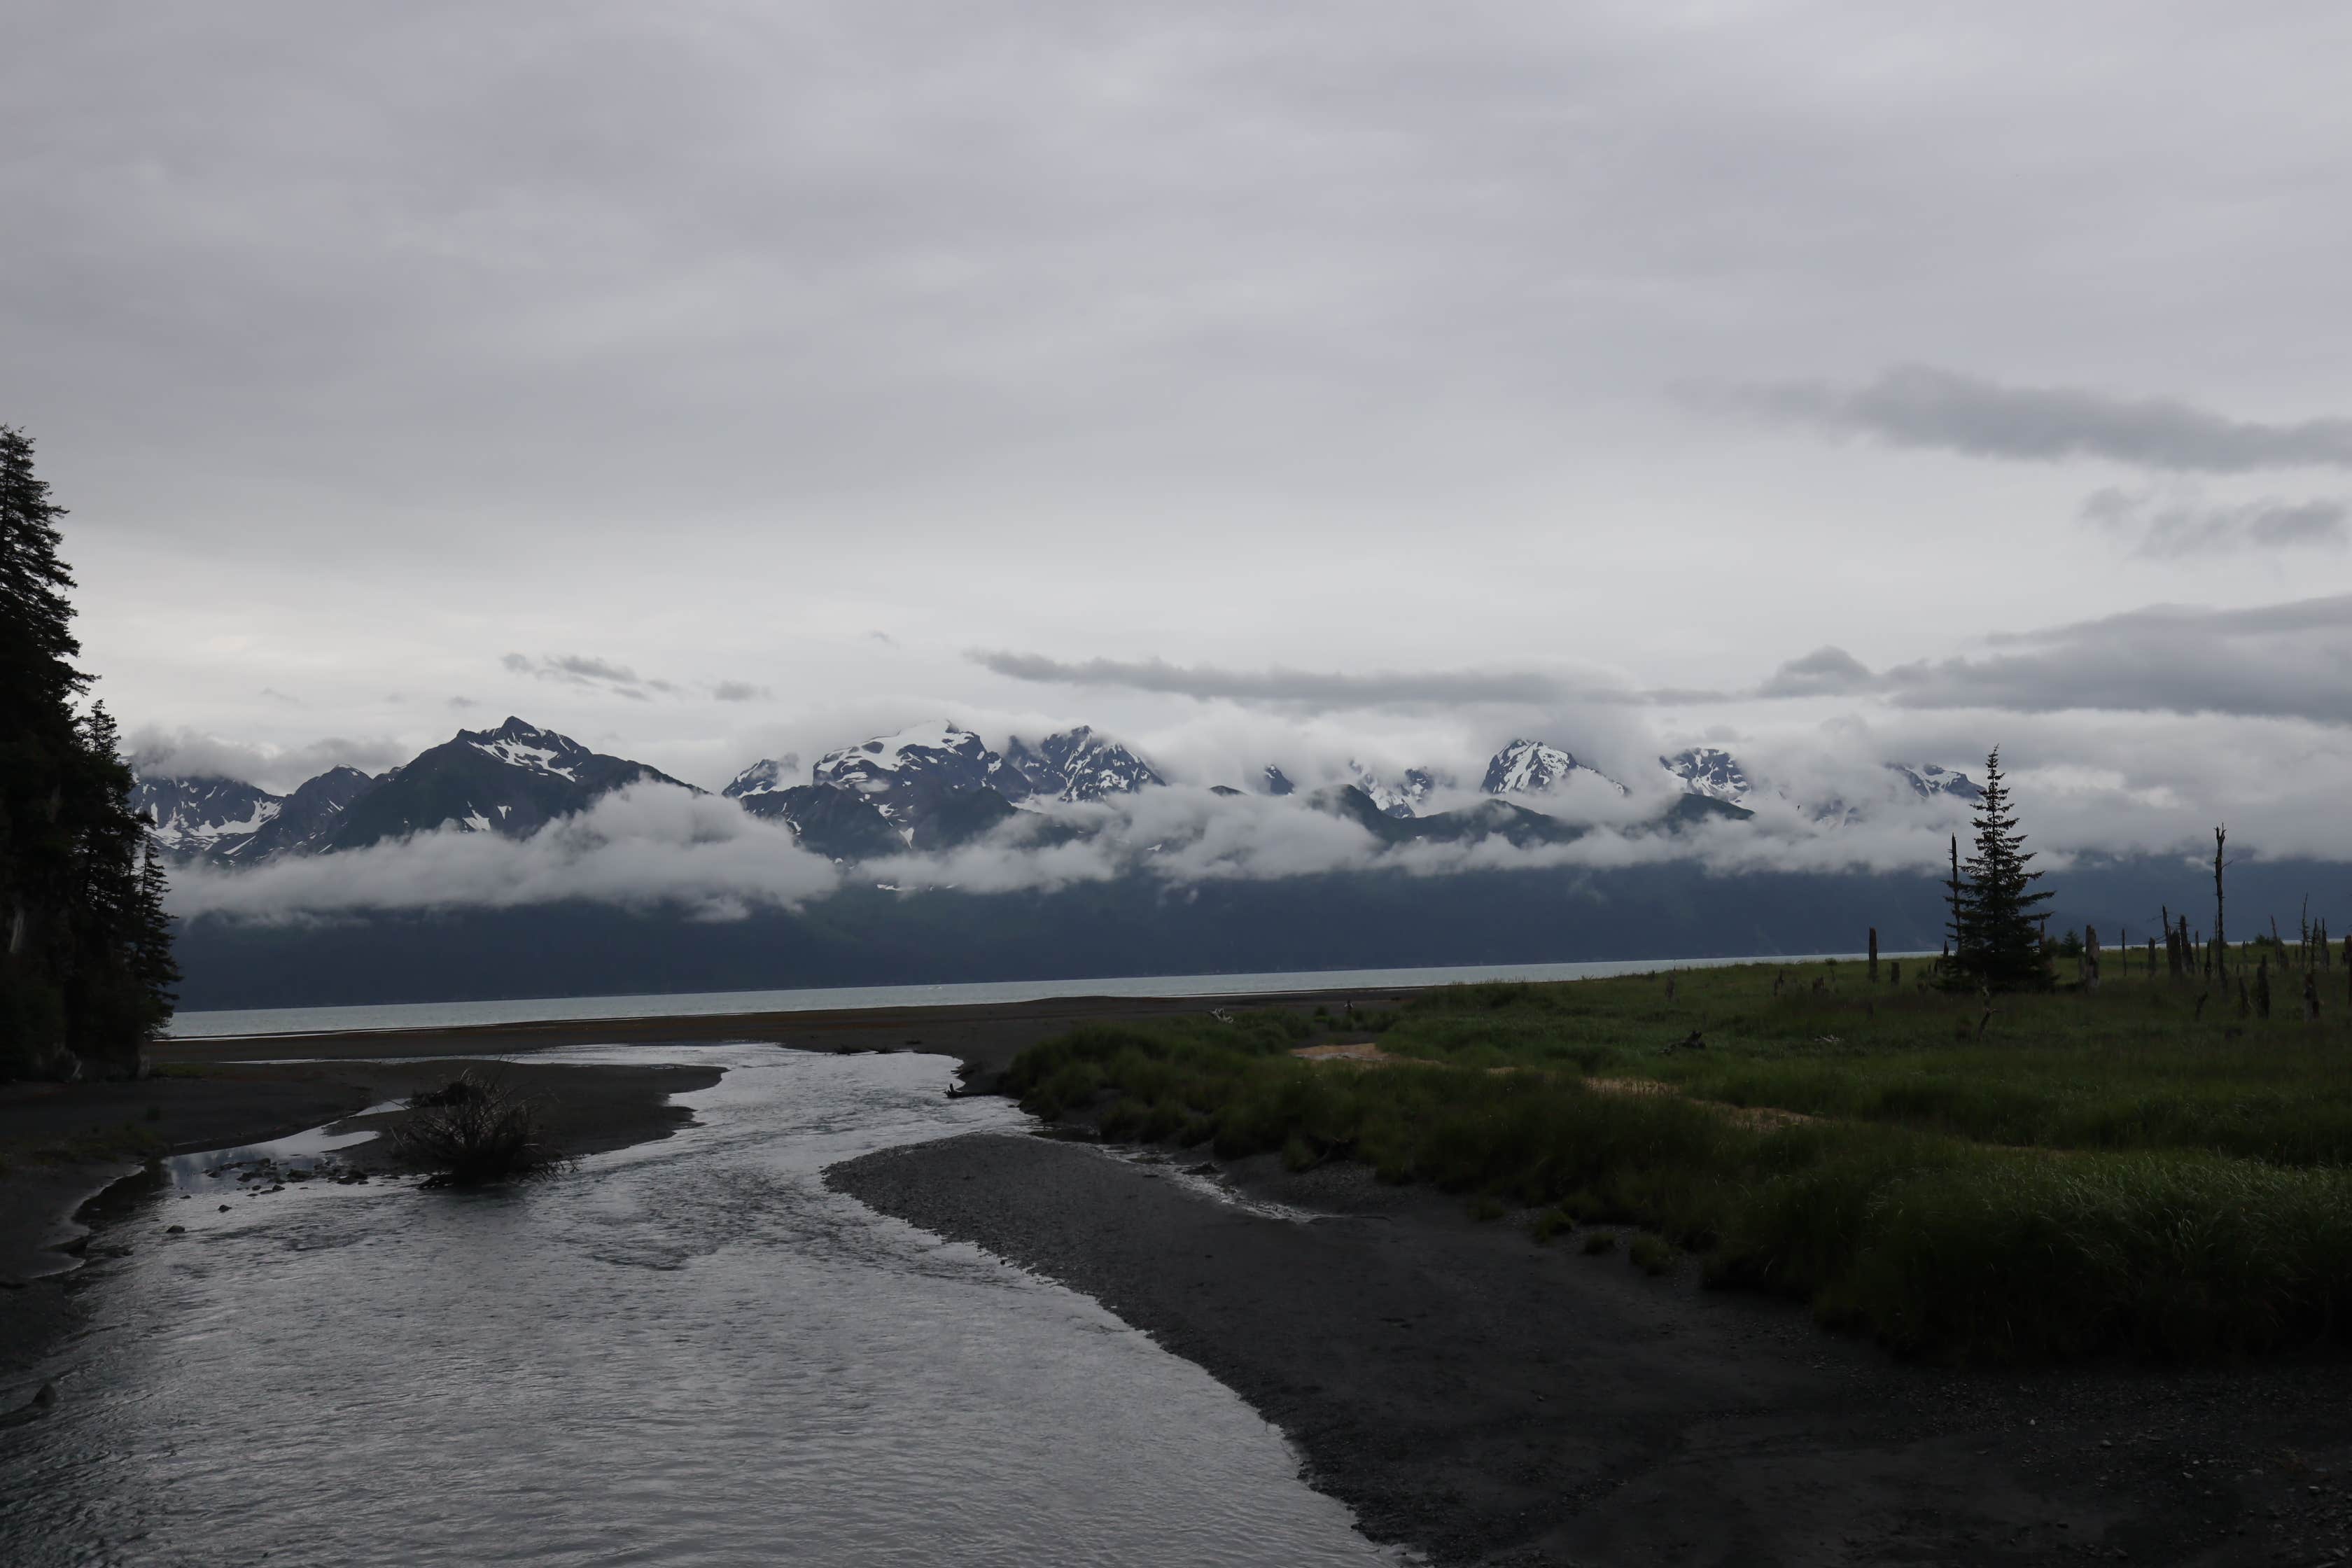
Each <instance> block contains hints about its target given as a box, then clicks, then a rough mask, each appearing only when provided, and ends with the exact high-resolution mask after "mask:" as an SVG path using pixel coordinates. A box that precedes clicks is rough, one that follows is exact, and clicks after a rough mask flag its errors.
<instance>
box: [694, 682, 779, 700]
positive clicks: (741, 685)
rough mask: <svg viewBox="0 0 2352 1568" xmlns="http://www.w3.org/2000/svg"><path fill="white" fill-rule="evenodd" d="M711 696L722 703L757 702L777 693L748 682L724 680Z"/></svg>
mask: <svg viewBox="0 0 2352 1568" xmlns="http://www.w3.org/2000/svg"><path fill="white" fill-rule="evenodd" d="M710 695H711V696H712V697H713V698H714V699H716V700H719V701H720V702H757V701H761V700H765V699H767V698H770V697H772V696H774V695H775V693H774V692H772V691H771V690H769V689H767V688H766V687H764V686H754V685H752V684H751V682H750V681H748V680H722V681H720V682H719V684H718V685H716V686H714V687H712V688H711V689H710Z"/></svg>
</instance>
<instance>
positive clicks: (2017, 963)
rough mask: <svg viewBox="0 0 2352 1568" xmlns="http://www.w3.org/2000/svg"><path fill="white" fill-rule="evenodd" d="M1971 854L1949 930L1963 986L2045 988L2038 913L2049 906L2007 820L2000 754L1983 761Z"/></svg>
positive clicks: (2020, 838)
mask: <svg viewBox="0 0 2352 1568" xmlns="http://www.w3.org/2000/svg"><path fill="white" fill-rule="evenodd" d="M1976 830H1977V837H1976V852H1975V853H1974V854H1973V855H1971V856H1969V860H1968V864H1967V865H1966V866H1965V867H1963V868H1962V870H1963V871H1964V873H1965V879H1964V880H1963V881H1962V883H1961V886H1960V889H1959V890H1958V896H1957V899H1956V900H1955V905H1956V910H1955V912H1956V916H1957V918H1956V920H1955V921H1954V924H1955V925H1956V926H1957V928H1958V931H1960V933H1961V935H1962V938H1963V940H1962V942H1961V943H1960V945H1959V946H1958V949H1957V951H1956V952H1954V954H1953V958H1954V964H1955V967H1956V968H1957V969H1958V971H1959V973H1961V974H1962V975H1963V976H1965V977H1966V978H1967V979H1968V980H1969V982H1970V983H1973V984H1982V985H1985V986H1989V987H1990V988H1991V989H1992V990H1995V991H2027V990H2040V989H2044V988H2046V987H2047V986H2048V985H2049V984H2050V983H2051V972H2050V961H2049V959H2048V958H2047V957H2046V956H2045V955H2044V954H2043V952H2042V934H2041V931H2040V928H2039V925H2038V923H2037V921H2038V919H2039V916H2038V913H2037V906H2039V905H2041V904H2042V903H2045V902H2047V901H2048V900H2049V899H2050V897H2051V895H2050V892H2049V890H2048V889H2037V888H2035V887H2034V886H2033V884H2034V883H2035V882H2037V881H2039V880H2041V879H2042V873H2041V872H2039V871H2029V870H2027V869H2026V863H2027V862H2028V861H2030V860H2032V858H2033V856H2032V853H2031V852H2030V851H2028V850H2027V849H2026V848H2025V847H2024V846H2025V835H2023V834H2022V833H2020V832H2018V831H2017V818H2016V817H2015V816H2012V815H2011V812H2010V801H2009V785H2008V784H2007V782H2006V781H2004V780H2003V779H2002V777H2001V773H2000V748H1999V747H1998V746H1996V747H1994V748H1993V751H1992V753H1991V754H1990V756H1988V757H1987V758H1986V759H1985V784H1984V798H1983V799H1982V800H1980V801H1979V802H1978V803H1977V815H1976Z"/></svg>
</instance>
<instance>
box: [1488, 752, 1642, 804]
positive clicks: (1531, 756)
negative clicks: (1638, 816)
mask: <svg viewBox="0 0 2352 1568" xmlns="http://www.w3.org/2000/svg"><path fill="white" fill-rule="evenodd" d="M1579 773H1583V774H1586V775H1588V776H1590V777H1591V778H1594V779H1597V780H1599V781H1600V782H1601V783H1602V784H1607V785H1608V786H1609V787H1610V788H1611V789H1613V790H1615V791H1616V792H1617V793H1618V794H1619V795H1626V794H1629V793H1631V792H1629V791H1628V790H1627V789H1626V788H1625V786H1624V785H1623V784H1619V783H1618V782H1617V781H1616V780H1615V779H1612V778H1611V777H1610V776H1609V775H1608V774H1607V773H1602V772H1601V770H1600V769H1598V768H1594V767H1589V766H1587V765H1586V764H1584V763H1580V762H1578V761H1577V760H1576V756H1575V753H1574V752H1568V751H1564V750H1562V749H1561V748H1560V747H1558V746H1554V745H1551V744H1549V743H1548V742H1543V741H1520V740H1515V741H1513V742H1511V743H1510V744H1508V745H1507V746H1505V747H1504V748H1503V749H1502V750H1501V751H1499V752H1496V753H1495V754H1494V756H1493V757H1492V758H1491V759H1489V760H1488V762H1487V763H1486V780H1485V782H1484V783H1482V784H1480V785H1479V786H1478V787H1479V788H1480V789H1481V790H1483V791H1484V792H1485V793H1486V794H1487V795H1550V794H1552V793H1554V792H1555V791H1557V790H1559V789H1562V788H1564V787H1565V786H1566V785H1567V784H1568V783H1569V781H1570V779H1572V778H1574V777H1575V776H1576V775H1577V774H1579Z"/></svg>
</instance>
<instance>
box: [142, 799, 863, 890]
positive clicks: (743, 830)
mask: <svg viewBox="0 0 2352 1568" xmlns="http://www.w3.org/2000/svg"><path fill="white" fill-rule="evenodd" d="M839 885H840V873H839V871H838V870H837V869H836V868H835V867H834V865H833V863H832V862H831V861H829V860H826V859H824V858H822V857H820V856H816V855H812V854H810V853H808V852H807V851H806V850H803V849H802V848H801V847H799V845H798V844H797V843H795V842H794V841H793V836H792V833H791V831H790V830H789V829H787V828H784V827H782V826H779V825H776V824H773V823H767V822H762V821H761V820H760V819H758V818H756V817H753V816H748V815H747V814H745V813H744V812H742V811H740V810H738V809H737V808H736V806H735V805H734V803H733V802H732V801H725V800H719V799H716V798H714V797H711V796H709V795H689V794H688V793H687V792H686V791H684V790H680V789H673V788H671V787H669V786H667V785H666V784H650V785H640V786H637V787H635V788H631V789H626V790H621V791H618V792H616V793H614V794H612V795H604V796H603V797H602V798H600V799H599V800H597V802H596V803H595V804H594V805H592V806H590V807H589V808H588V809H587V810H586V811H584V812H582V813H581V814H580V815H578V816H569V817H564V818H562V819H561V820H559V821H556V822H552V823H550V824H549V825H548V826H545V827H543V828H541V829H540V831H539V832H537V833H535V834H533V835H531V836H530V837H528V838H520V839H516V838H507V837H501V836H499V835H498V834H495V833H459V832H456V831H454V830H452V831H444V832H437V833H426V834H420V835H418V836H416V837H413V838H408V839H404V840H398V841H394V842H392V843H386V844H380V845H375V846H372V847H368V848H365V849H356V850H347V851H344V852H342V853H341V854H336V855H320V856H299V857H295V858H289V859H284V860H275V861H271V862H269V863H268V864H266V865H262V866H257V867H253V868H247V869H243V870H235V871H222V870H215V869H213V868H207V867H203V866H190V867H184V868H181V869H179V870H177V871H175V872H174V873H173V878H172V889H171V894H170V897H169V900H168V902H169V906H170V908H171V909H172V910H173V913H175V914H178V915H182V916H195V915H205V914H212V915H225V916H228V917H231V918H236V919H246V920H260V921H289V920H302V919H309V918H315V917H318V916H322V915H335V914H342V913H353V912H360V911H373V910H439V909H463V908H478V909H513V908H520V907H522V906H526V905H531V904H549V903H560V902H563V901H566V900H588V901H591V902H596V903H607V904H619V905H622V906H624V907H628V908H649V907H667V908H677V909H683V910H688V912H690V913H693V914H695V915H698V916H700V917H703V918H706V919H729V918H737V917H740V916H742V915H744V914H747V913H749V912H750V911H751V910H753V909H756V908H761V907H767V908H789V907H791V906H793V905H795V904H797V903H799V902H801V901H802V900H807V899H812V898H821V897H823V896H824V894H826V893H829V892H832V891H833V890H834V889H835V888H836V887H838V886H839Z"/></svg>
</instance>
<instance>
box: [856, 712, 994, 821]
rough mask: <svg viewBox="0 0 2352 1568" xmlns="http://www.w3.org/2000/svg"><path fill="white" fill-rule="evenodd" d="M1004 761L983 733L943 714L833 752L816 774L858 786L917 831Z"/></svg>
mask: <svg viewBox="0 0 2352 1568" xmlns="http://www.w3.org/2000/svg"><path fill="white" fill-rule="evenodd" d="M1003 762H1004V759H1003V758H1002V757H1000V756H998V755H997V754H996V753H995V752H992V751H991V750H989V748H988V746H987V744H986V743H985V742H982V740H981V738H980V737H979V736H978V735H976V734H974V733H972V732H971V731H970V730H966V729H964V728H962V727H961V725H957V724H954V723H950V722H949V721H945V720H941V721H939V722H937V723H931V724H918V725H915V726H913V727H911V728H909V729H905V730H901V731H898V733H897V734H895V735H877V736H876V737H875V738H874V739H872V740H870V741H866V742H861V743H859V744H857V745H855V746H845V747H843V748H842V749H841V750H839V751H837V752H826V753H825V754H824V756H822V757H819V758H818V759H817V762H816V766H815V767H814V769H812V770H811V772H810V777H811V779H812V780H813V781H814V783H816V784H837V785H840V786H841V787H843V788H845V789H854V790H856V791H857V792H858V793H859V794H860V795H865V796H866V798H867V799H869V800H871V801H872V802H873V803H874V806H875V809H876V810H877V811H879V812H881V814H882V815H883V816H886V817H887V818H888V819H889V821H890V823H891V825H892V826H895V827H898V829H900V830H901V831H902V832H911V831H912V830H913V827H914V826H915V824H916V822H917V821H918V820H919V819H920V818H921V817H923V816H926V815H928V814H929V812H930V811H931V810H932V809H934V808H935V807H937V806H938V805H940V802H942V801H943V800H945V799H946V798H947V796H948V795H950V794H952V793H953V792H955V791H957V790H965V789H978V788H980V787H981V786H982V785H984V784H990V783H991V782H992V779H993V776H994V775H995V774H996V773H999V772H1000V771H1001V770H1002V768H1003Z"/></svg>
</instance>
